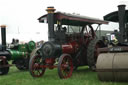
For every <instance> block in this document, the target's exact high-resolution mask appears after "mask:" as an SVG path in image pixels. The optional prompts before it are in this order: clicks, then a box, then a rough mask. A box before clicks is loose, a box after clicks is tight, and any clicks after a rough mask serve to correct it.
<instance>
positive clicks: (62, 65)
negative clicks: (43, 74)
mask: <svg viewBox="0 0 128 85" xmlns="http://www.w3.org/2000/svg"><path fill="white" fill-rule="evenodd" d="M58 70H59V71H58V72H59V76H60V78H64V79H66V78H69V77H71V76H72V72H73V63H72V59H71V57H70V56H69V55H63V56H61V57H60V61H59V65H58Z"/></svg>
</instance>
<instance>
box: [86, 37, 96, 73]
mask: <svg viewBox="0 0 128 85" xmlns="http://www.w3.org/2000/svg"><path fill="white" fill-rule="evenodd" d="M96 43H97V37H95V38H94V39H93V40H91V41H90V42H89V45H88V48H87V62H88V66H89V68H90V69H91V70H93V71H95V68H96V65H95V64H96V60H97V48H98V47H97V44H96ZM95 54H96V55H95Z"/></svg>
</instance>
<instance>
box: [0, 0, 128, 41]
mask: <svg viewBox="0 0 128 85" xmlns="http://www.w3.org/2000/svg"><path fill="white" fill-rule="evenodd" d="M119 4H126V5H127V6H128V1H127V0H0V25H2V24H4V25H7V29H6V30H7V42H11V39H12V38H18V39H20V41H26V42H28V41H29V40H34V41H40V40H45V41H47V40H48V38H47V33H48V30H47V24H43V23H39V22H38V20H37V19H38V18H39V17H40V16H42V15H44V14H46V13H47V12H46V11H45V9H46V8H47V7H48V6H54V7H55V9H56V11H62V12H67V13H76V14H80V15H85V16H89V17H94V18H99V19H103V16H104V15H106V14H108V13H110V12H113V11H116V10H117V5H119ZM126 8H128V7H126ZM116 26H117V25H111V23H110V24H109V25H107V26H103V28H105V29H107V30H111V29H112V28H114V29H116V28H117V27H116Z"/></svg>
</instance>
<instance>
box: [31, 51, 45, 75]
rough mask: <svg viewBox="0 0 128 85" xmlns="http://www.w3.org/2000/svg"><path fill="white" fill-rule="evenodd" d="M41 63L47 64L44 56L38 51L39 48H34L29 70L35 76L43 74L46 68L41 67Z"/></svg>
mask: <svg viewBox="0 0 128 85" xmlns="http://www.w3.org/2000/svg"><path fill="white" fill-rule="evenodd" d="M40 65H45V62H44V61H43V59H42V57H41V56H40V55H39V54H38V53H37V50H34V51H33V53H32V56H31V59H30V62H29V71H30V74H31V75H32V76H33V77H41V76H43V74H44V72H45V69H46V68H42V67H40Z"/></svg>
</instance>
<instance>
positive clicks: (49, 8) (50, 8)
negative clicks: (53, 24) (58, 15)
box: [46, 6, 56, 13]
mask: <svg viewBox="0 0 128 85" xmlns="http://www.w3.org/2000/svg"><path fill="white" fill-rule="evenodd" d="M55 10H56V9H54V6H49V7H47V9H46V11H47V12H48V13H54V11H55Z"/></svg>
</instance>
